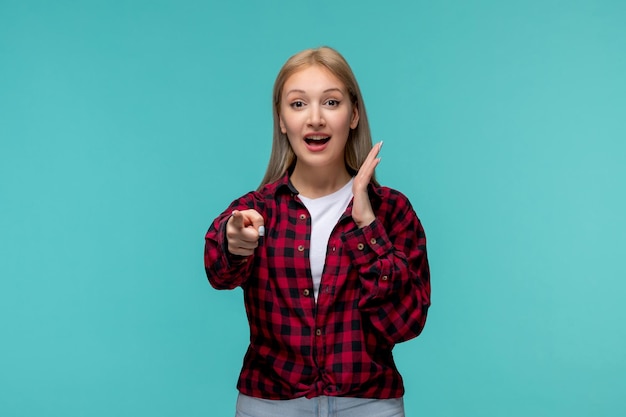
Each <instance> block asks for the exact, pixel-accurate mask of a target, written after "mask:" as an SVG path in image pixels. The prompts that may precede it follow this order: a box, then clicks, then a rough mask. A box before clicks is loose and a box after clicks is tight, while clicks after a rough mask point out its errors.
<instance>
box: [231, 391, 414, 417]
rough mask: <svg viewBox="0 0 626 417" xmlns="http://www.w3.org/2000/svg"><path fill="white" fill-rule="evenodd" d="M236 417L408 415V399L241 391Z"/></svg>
mask: <svg viewBox="0 0 626 417" xmlns="http://www.w3.org/2000/svg"><path fill="white" fill-rule="evenodd" d="M235 417H404V402H403V400H402V398H392V399H389V400H377V399H371V398H349V397H326V396H321V397H315V398H312V399H307V398H304V397H301V398H296V399H294V400H264V399H261V398H253V397H249V396H247V395H243V394H239V397H238V398H237V413H236V414H235Z"/></svg>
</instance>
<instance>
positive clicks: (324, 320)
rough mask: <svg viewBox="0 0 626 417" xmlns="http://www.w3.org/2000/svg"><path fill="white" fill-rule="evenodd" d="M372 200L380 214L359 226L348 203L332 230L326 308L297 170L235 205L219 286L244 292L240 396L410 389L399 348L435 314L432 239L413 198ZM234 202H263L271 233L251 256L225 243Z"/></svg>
mask: <svg viewBox="0 0 626 417" xmlns="http://www.w3.org/2000/svg"><path fill="white" fill-rule="evenodd" d="M369 195H370V200H371V202H372V207H373V209H374V213H375V214H376V220H374V222H372V223H371V224H370V225H369V226H366V227H363V228H362V229H359V228H358V227H357V226H356V224H355V223H354V221H353V220H352V217H351V212H352V203H350V205H349V206H348V208H347V209H346V211H345V212H344V214H343V215H342V217H341V218H340V220H339V222H338V223H337V225H336V226H335V228H334V230H333V232H332V233H331V235H330V239H329V241H328V248H327V255H326V263H325V266H324V272H323V274H322V280H321V285H320V291H319V296H318V300H317V303H316V301H315V298H314V296H313V282H312V278H311V272H310V267H309V259H308V254H309V241H310V236H311V220H310V217H309V213H308V212H307V209H306V208H305V207H304V205H303V204H302V202H301V201H300V199H299V198H298V192H297V190H296V189H295V188H294V187H293V186H292V185H291V183H290V182H289V178H288V175H287V174H285V176H284V177H283V178H282V179H280V180H279V181H277V182H275V183H273V184H269V185H267V186H265V187H263V189H262V190H261V191H256V192H250V193H248V194H246V195H244V196H243V197H241V198H239V199H238V200H236V201H234V202H233V203H232V204H231V205H230V207H229V208H228V209H227V210H226V211H225V212H224V213H222V214H221V215H220V216H219V217H218V218H217V219H215V221H214V222H213V224H212V225H211V227H210V228H209V231H208V232H207V234H206V246H205V254H204V263H205V268H206V273H207V277H208V279H209V282H210V283H211V285H213V286H214V287H215V288H218V289H232V288H235V287H238V286H240V287H241V288H242V289H243V293H244V302H245V306H246V312H247V315H248V321H249V324H250V346H249V347H248V351H247V353H246V355H245V358H244V363H243V368H242V370H241V374H240V377H239V382H238V384H237V388H238V389H239V391H240V392H241V393H243V394H246V395H249V396H253V397H260V398H266V399H292V398H297V397H302V396H306V397H307V398H312V397H316V396H320V395H328V396H345V397H362V398H381V399H382V398H397V397H401V396H402V395H403V394H404V386H403V383H402V377H401V376H400V374H399V373H398V371H397V369H396V366H395V364H394V361H393V356H392V353H391V351H392V349H393V347H394V345H395V344H396V343H399V342H402V341H405V340H408V339H411V338H414V337H416V336H417V335H418V334H419V333H420V332H421V331H422V328H423V327H424V323H425V321H426V313H427V311H428V307H429V305H430V277H429V269H428V260H427V257H426V237H425V235H424V230H423V228H422V225H421V223H420V221H419V219H418V218H417V216H416V214H415V212H414V211H413V208H412V207H411V204H410V203H409V201H408V199H407V198H406V197H405V196H404V195H402V194H401V193H399V192H398V191H395V190H392V189H390V188H387V187H375V186H373V185H370V188H369ZM234 209H237V210H245V209H255V210H256V211H258V212H259V213H260V214H261V215H262V216H263V218H264V219H265V230H266V232H265V237H262V238H261V240H260V242H259V247H258V248H257V249H256V250H255V253H254V254H253V255H251V256H249V257H238V256H233V255H230V254H229V253H228V250H227V246H228V244H227V241H226V233H225V228H226V222H227V221H228V218H229V216H230V213H231V212H232V211H233V210H234Z"/></svg>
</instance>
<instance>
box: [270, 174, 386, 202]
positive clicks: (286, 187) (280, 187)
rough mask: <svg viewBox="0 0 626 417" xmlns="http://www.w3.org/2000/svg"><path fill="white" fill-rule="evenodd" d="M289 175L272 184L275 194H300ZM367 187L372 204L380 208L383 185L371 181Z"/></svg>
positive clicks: (284, 175)
mask: <svg viewBox="0 0 626 417" xmlns="http://www.w3.org/2000/svg"><path fill="white" fill-rule="evenodd" d="M289 175H290V172H288V171H287V172H285V173H284V174H283V176H282V177H281V178H280V179H279V180H277V181H276V182H274V184H272V186H273V189H272V190H271V192H272V193H274V195H275V196H277V195H278V194H280V193H288V194H293V195H296V194H298V190H297V189H296V187H294V185H293V184H292V183H291V180H290V179H289ZM367 188H368V194H369V196H370V201H371V202H372V206H373V207H374V208H378V207H379V206H380V203H381V202H382V197H381V196H380V192H381V187H379V186H376V185H374V184H372V183H370V184H369V185H368V186H367Z"/></svg>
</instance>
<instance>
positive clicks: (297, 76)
mask: <svg viewBox="0 0 626 417" xmlns="http://www.w3.org/2000/svg"><path fill="white" fill-rule="evenodd" d="M331 88H337V89H340V90H342V91H345V90H346V87H345V85H344V84H343V82H341V80H340V79H339V78H337V76H335V75H334V74H333V73H332V72H330V70H328V69H327V68H326V67H323V66H320V65H309V66H307V67H304V68H301V69H299V70H297V71H296V72H294V73H293V74H291V75H290V76H289V77H287V79H286V80H285V85H284V86H283V94H288V93H289V92H290V91H291V90H300V91H304V92H316V91H325V90H328V89H331Z"/></svg>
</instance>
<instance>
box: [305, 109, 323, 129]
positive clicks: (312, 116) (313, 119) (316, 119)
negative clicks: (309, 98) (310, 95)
mask: <svg viewBox="0 0 626 417" xmlns="http://www.w3.org/2000/svg"><path fill="white" fill-rule="evenodd" d="M325 123H326V121H325V120H324V115H323V114H322V109H321V108H320V106H319V105H312V106H310V107H309V120H308V124H309V126H311V127H318V126H324V124H325Z"/></svg>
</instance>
